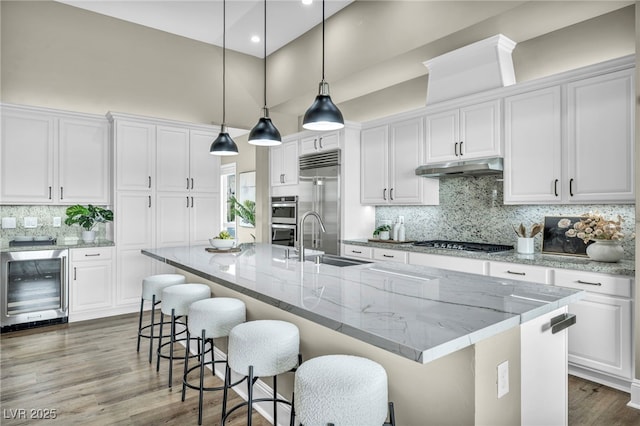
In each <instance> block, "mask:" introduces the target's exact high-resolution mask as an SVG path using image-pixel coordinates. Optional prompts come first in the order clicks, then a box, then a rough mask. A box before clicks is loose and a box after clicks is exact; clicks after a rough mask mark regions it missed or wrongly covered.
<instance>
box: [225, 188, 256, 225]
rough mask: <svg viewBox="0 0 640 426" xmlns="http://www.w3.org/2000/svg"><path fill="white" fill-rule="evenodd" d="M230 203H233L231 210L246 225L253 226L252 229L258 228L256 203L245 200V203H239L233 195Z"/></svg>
mask: <svg viewBox="0 0 640 426" xmlns="http://www.w3.org/2000/svg"><path fill="white" fill-rule="evenodd" d="M229 201H231V209H232V210H233V212H234V213H235V214H236V216H239V217H240V218H241V219H242V220H243V221H244V223H246V224H249V225H251V227H253V228H255V227H256V202H255V201H251V200H244V202H243V203H241V202H240V201H238V199H237V198H236V197H234V196H233V195H232V196H231V197H229Z"/></svg>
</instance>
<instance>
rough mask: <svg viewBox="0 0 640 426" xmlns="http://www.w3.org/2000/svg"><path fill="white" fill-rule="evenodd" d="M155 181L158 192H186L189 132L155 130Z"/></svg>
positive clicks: (189, 183) (176, 129)
mask: <svg viewBox="0 0 640 426" xmlns="http://www.w3.org/2000/svg"><path fill="white" fill-rule="evenodd" d="M156 180H157V186H156V190H158V191H187V190H189V188H190V187H191V180H190V178H189V130H188V129H182V128H179V127H164V126H158V127H157V128H156Z"/></svg>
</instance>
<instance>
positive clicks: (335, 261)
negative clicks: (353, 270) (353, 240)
mask: <svg viewBox="0 0 640 426" xmlns="http://www.w3.org/2000/svg"><path fill="white" fill-rule="evenodd" d="M304 260H310V261H311V262H315V263H324V264H325V265H332V266H338V267H343V266H356V265H365V264H368V263H373V262H369V261H367V260H359V259H350V258H348V257H341V256H334V255H331V254H321V255H313V256H305V258H304Z"/></svg>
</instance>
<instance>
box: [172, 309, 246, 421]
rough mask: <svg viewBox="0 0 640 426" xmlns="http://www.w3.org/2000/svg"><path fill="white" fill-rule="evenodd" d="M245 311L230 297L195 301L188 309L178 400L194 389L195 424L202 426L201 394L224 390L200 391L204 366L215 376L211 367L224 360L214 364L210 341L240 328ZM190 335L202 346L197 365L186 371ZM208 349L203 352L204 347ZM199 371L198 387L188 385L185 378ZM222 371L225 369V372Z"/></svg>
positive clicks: (202, 387)
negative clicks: (196, 401)
mask: <svg viewBox="0 0 640 426" xmlns="http://www.w3.org/2000/svg"><path fill="white" fill-rule="evenodd" d="M246 312H247V309H246V306H245V304H244V302H243V301H242V300H240V299H233V298H230V297H214V298H211V299H203V300H198V301H197V302H193V303H192V304H191V306H189V315H188V317H189V324H188V326H187V350H186V351H185V356H184V375H183V379H182V400H183V401H184V398H185V392H186V388H187V387H190V388H191V389H198V391H199V399H198V424H199V425H201V424H202V403H203V394H204V391H216V390H222V389H224V386H216V387H207V388H205V387H204V370H205V367H206V366H207V365H211V371H212V373H213V375H214V376H215V374H216V373H215V364H216V363H217V362H226V360H224V359H220V360H216V359H215V355H214V349H215V345H214V343H213V339H217V338H220V337H227V336H229V332H230V331H231V329H232V328H233V327H235V326H236V325H238V324H242V323H243V322H245V321H246V318H247V314H246ZM191 335H194V336H198V339H202V345H201V346H200V345H198V348H199V350H198V354H197V356H198V357H199V358H200V363H199V364H198V365H196V366H194V367H191V368H189V356H188V355H189V354H190V346H189V342H190V338H191ZM207 342H209V344H210V347H209V349H208V350H205V346H206V343H207ZM207 353H211V361H209V362H205V355H206V354H207ZM197 369H200V383H199V385H193V384H190V383H189V381H188V379H187V377H188V374H189V373H191V372H192V371H194V370H197ZM225 370H226V369H225Z"/></svg>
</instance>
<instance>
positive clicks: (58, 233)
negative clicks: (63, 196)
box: [0, 206, 113, 247]
mask: <svg viewBox="0 0 640 426" xmlns="http://www.w3.org/2000/svg"><path fill="white" fill-rule="evenodd" d="M67 207H69V206H0V218H6V217H13V218H15V219H16V227H15V228H12V229H0V246H2V247H6V246H7V245H8V244H9V241H11V240H12V239H13V238H14V237H15V236H17V235H27V236H36V235H39V236H50V237H53V238H56V239H58V240H60V239H61V238H63V237H78V238H80V236H81V234H82V228H81V227H80V226H78V225H73V226H67V225H65V224H64V220H65V218H66V217H67V215H66V213H65V212H66V210H67ZM25 217H35V218H37V220H38V225H37V227H35V228H25V227H24V218H25ZM54 217H59V218H61V222H62V223H61V226H60V227H54V226H53V218H54ZM95 231H96V239H98V240H101V239H108V240H113V234H112V231H111V224H109V225H105V224H102V223H101V224H98V226H97V227H96V228H95Z"/></svg>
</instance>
